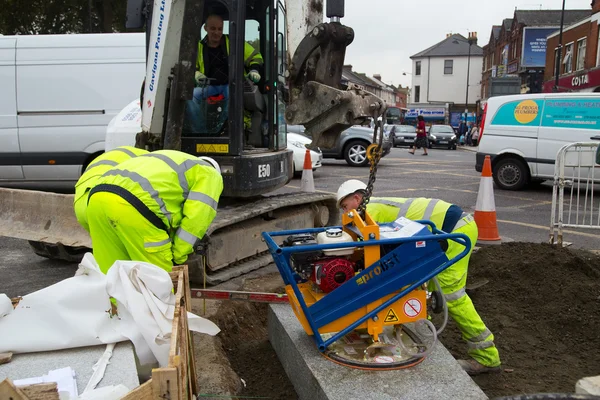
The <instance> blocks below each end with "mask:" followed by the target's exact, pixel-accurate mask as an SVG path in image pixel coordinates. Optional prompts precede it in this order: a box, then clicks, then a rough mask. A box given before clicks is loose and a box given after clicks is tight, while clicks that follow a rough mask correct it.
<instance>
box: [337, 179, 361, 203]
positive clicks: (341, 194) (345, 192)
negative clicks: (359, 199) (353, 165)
mask: <svg viewBox="0 0 600 400" xmlns="http://www.w3.org/2000/svg"><path fill="white" fill-rule="evenodd" d="M366 189H367V185H365V184H364V183H362V182H361V181H359V180H358V179H350V180H348V181H346V182H344V183H342V184H341V185H340V188H339V189H338V191H337V207H338V208H340V207H341V206H340V203H341V202H342V200H344V199H345V198H346V197H347V196H349V195H351V194H352V193H355V192H356V191H358V190H366Z"/></svg>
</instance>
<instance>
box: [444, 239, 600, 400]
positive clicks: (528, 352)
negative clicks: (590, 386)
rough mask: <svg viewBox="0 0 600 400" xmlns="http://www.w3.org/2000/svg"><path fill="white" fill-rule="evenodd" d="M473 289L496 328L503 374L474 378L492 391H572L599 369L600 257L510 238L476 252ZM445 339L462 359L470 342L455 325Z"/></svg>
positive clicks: (481, 310) (483, 312)
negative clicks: (476, 286)
mask: <svg viewBox="0 0 600 400" xmlns="http://www.w3.org/2000/svg"><path fill="white" fill-rule="evenodd" d="M481 279H489V281H490V282H489V283H488V284H487V285H485V286H483V287H481V288H479V289H476V290H474V291H473V292H470V296H471V298H472V299H473V303H474V304H475V307H476V309H477V311H478V312H479V314H480V315H481V317H482V319H483V321H484V322H485V324H486V325H487V326H488V328H489V329H490V330H491V331H492V332H493V333H494V336H495V343H496V346H497V347H498V350H499V352H500V357H501V360H502V366H503V369H504V372H503V373H501V374H493V375H483V376H479V377H475V381H476V382H477V384H478V385H479V386H480V387H481V388H482V389H483V390H484V391H485V392H486V394H487V395H488V396H490V397H495V396H502V395H515V394H521V393H538V392H573V391H574V390H575V383H576V381H577V380H578V379H580V378H582V377H585V376H590V375H597V374H598V373H600V370H599V369H598V365H599V362H600V313H599V312H598V309H599V307H600V257H599V256H597V255H595V254H592V253H589V252H585V251H581V250H570V249H568V248H555V247H553V246H550V245H548V244H535V243H506V244H502V245H501V246H489V247H483V248H481V249H480V250H479V251H477V252H476V253H475V254H473V256H472V258H471V262H470V267H469V278H468V280H469V281H472V282H477V281H480V280H481ZM441 341H442V342H443V343H444V345H445V346H446V347H448V349H449V350H450V351H451V352H452V353H453V355H454V356H455V357H456V358H464V357H465V354H466V344H465V343H464V342H463V341H462V340H461V338H460V333H459V331H458V329H457V328H456V326H455V325H454V324H453V323H450V324H449V326H448V328H447V330H446V331H445V332H444V333H443V334H442V338H441Z"/></svg>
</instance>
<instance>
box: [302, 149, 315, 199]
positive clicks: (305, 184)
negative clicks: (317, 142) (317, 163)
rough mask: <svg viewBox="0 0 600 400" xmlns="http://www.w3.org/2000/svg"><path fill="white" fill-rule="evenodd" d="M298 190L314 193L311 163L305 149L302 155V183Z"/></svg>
mask: <svg viewBox="0 0 600 400" xmlns="http://www.w3.org/2000/svg"><path fill="white" fill-rule="evenodd" d="M300 190H301V191H303V192H314V191H315V181H314V180H313V171H312V161H311V160H310V150H308V149H306V153H305V154H304V166H303V167H302V182H301V184H300Z"/></svg>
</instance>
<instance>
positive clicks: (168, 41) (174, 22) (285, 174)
mask: <svg viewBox="0 0 600 400" xmlns="http://www.w3.org/2000/svg"><path fill="white" fill-rule="evenodd" d="M324 9H325V11H326V16H327V18H329V22H323V10H324ZM127 13H128V15H127V26H128V28H141V27H143V26H145V27H146V47H147V63H146V64H147V71H146V78H145V81H144V84H143V89H142V93H141V98H140V105H141V110H142V120H141V126H140V132H139V133H138V134H137V136H136V146H138V147H142V148H146V149H148V150H158V149H175V150H181V151H184V152H187V153H190V154H194V155H198V156H200V155H208V156H210V157H213V158H214V159H216V160H217V161H218V162H219V164H220V166H221V170H222V174H223V180H224V192H223V195H222V200H221V202H220V204H219V209H218V213H217V217H216V219H215V220H214V222H213V224H212V226H211V227H210V229H209V231H208V232H207V235H206V236H205V238H204V239H203V240H202V242H201V243H199V244H198V247H197V251H196V256H195V257H194V256H193V257H191V258H190V260H189V261H188V264H189V265H190V275H191V279H192V280H193V281H199V280H200V281H205V282H206V283H208V284H217V283H220V282H224V281H226V280H228V279H231V278H233V277H235V276H239V275H241V274H244V273H247V272H249V271H251V270H254V269H258V268H261V267H263V266H265V265H267V264H269V263H271V262H272V259H271V257H270V255H269V254H268V251H267V246H266V245H265V243H264V242H263V240H262V237H261V232H265V231H274V230H286V229H300V228H307V227H313V226H314V227H320V226H329V225H333V224H335V223H337V222H338V218H339V214H338V210H337V209H336V206H335V199H334V198H333V197H332V196H331V195H328V194H323V193H300V194H299V193H293V194H280V193H278V192H276V191H277V190H278V189H280V188H282V187H283V186H285V185H286V183H288V182H289V180H290V179H291V177H292V175H293V168H292V152H291V151H290V150H288V149H287V143H286V130H287V129H286V122H287V123H290V124H295V125H297V124H301V125H304V126H305V127H306V131H305V133H306V134H307V135H309V136H311V138H312V144H311V147H313V148H314V147H321V148H327V147H331V146H333V145H334V143H335V141H336V139H337V138H338V136H339V135H340V134H341V132H342V131H343V130H345V129H346V128H348V127H350V126H352V125H357V124H363V123H366V122H367V121H368V120H369V119H373V120H375V121H377V119H378V118H379V117H380V116H382V115H383V114H384V113H385V110H386V105H385V103H384V102H383V101H382V100H381V99H379V98H378V97H376V96H375V95H373V94H371V93H368V92H364V91H361V90H358V89H352V90H345V89H344V88H343V87H342V84H341V80H342V79H341V78H342V68H343V65H344V57H345V52H346V47H347V46H348V45H350V44H351V43H352V41H353V39H354V31H353V30H352V29H351V28H349V27H347V26H344V25H343V24H342V23H341V22H340V20H341V18H342V17H343V16H344V1H343V0H329V1H328V2H327V4H326V7H324V2H323V1H321V0H302V1H289V2H288V4H287V8H286V5H284V3H283V2H282V1H279V0H183V1H182V0H178V1H173V0H129V1H128V5H127ZM215 14H216V15H218V16H220V17H221V18H222V19H223V21H224V32H225V33H226V34H227V35H228V45H229V58H228V64H229V74H228V79H229V82H228V96H227V97H225V98H223V97H220V98H216V99H213V100H214V101H207V102H204V104H203V105H202V106H197V105H196V106H195V104H194V103H193V101H192V98H193V93H194V89H195V86H196V87H197V86H198V83H197V80H196V79H195V72H196V59H197V56H198V48H199V46H198V43H199V41H200V40H202V34H203V32H204V30H203V29H202V27H203V25H204V24H205V21H206V18H207V17H208V16H209V15H215ZM246 42H249V43H251V44H252V46H253V47H254V48H255V50H257V51H258V52H260V54H261V56H262V58H263V62H264V71H263V73H262V77H261V79H260V81H259V82H258V83H254V82H252V81H250V80H249V79H248V78H247V77H246V73H245V68H244V67H245V65H244V56H243V55H244V49H245V46H246ZM208 84H210V82H208ZM225 110H226V111H225ZM190 114H193V116H194V117H195V118H197V119H199V120H201V121H203V123H202V124H200V125H193V124H190V123H189V120H190ZM381 136H382V132H381V130H380V131H379V134H378V133H377V128H375V135H374V139H373V141H374V143H375V142H376V141H377V139H378V137H379V138H380V137H381ZM373 149H374V150H373V154H374V155H375V157H373V158H374V159H377V157H376V152H377V146H373ZM371 171H372V172H373V171H376V168H373V167H372V168H371ZM371 175H373V173H372V174H371ZM373 178H374V176H372V179H373ZM372 179H371V180H372ZM280 192H281V191H280ZM72 203H73V198H72V196H71V195H64V194H56V193H47V192H38V191H21V190H12V189H0V210H1V211H2V220H3V221H2V224H1V226H0V235H2V236H8V237H16V238H22V239H27V240H29V241H30V244H31V246H32V247H33V249H34V251H35V252H36V253H37V254H39V255H42V256H44V257H48V258H60V259H65V260H70V261H79V260H80V259H81V257H82V255H83V253H84V252H85V251H89V248H90V247H91V240H90V238H89V236H88V234H87V232H85V231H84V230H83V229H82V228H81V227H79V225H78V224H77V221H76V220H75V217H74V214H73V209H72ZM197 255H200V256H201V257H198V256H197Z"/></svg>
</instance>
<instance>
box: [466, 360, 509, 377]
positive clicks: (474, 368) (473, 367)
mask: <svg viewBox="0 0 600 400" xmlns="http://www.w3.org/2000/svg"><path fill="white" fill-rule="evenodd" d="M458 363H459V364H460V366H461V367H462V369H464V370H465V372H466V373H467V374H469V375H471V376H473V375H479V374H487V373H490V372H500V366H497V367H486V366H485V365H483V364H480V363H478V362H477V361H476V360H474V359H472V358H471V359H469V360H458Z"/></svg>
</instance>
